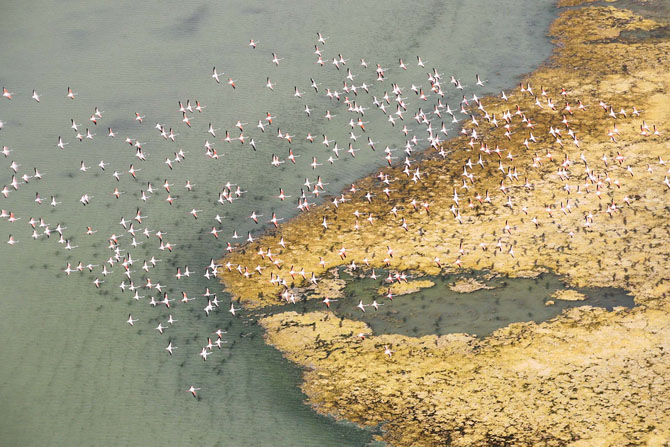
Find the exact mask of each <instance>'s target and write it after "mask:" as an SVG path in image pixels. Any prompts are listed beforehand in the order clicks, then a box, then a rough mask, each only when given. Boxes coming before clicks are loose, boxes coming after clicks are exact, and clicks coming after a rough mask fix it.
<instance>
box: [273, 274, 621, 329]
mask: <svg viewBox="0 0 670 447" xmlns="http://www.w3.org/2000/svg"><path fill="white" fill-rule="evenodd" d="M375 273H376V274H377V276H378V277H377V278H376V279H372V278H370V276H369V272H368V273H367V274H357V275H355V276H351V275H349V274H347V273H342V274H340V277H341V278H342V279H345V280H346V281H347V285H346V287H345V289H344V295H345V297H344V298H340V299H339V300H336V301H334V302H332V303H331V304H330V310H331V311H333V312H334V313H335V314H336V315H338V316H339V317H344V318H348V319H353V320H360V321H364V322H365V323H367V324H368V325H370V327H371V328H372V330H373V332H374V333H375V334H384V333H390V334H403V335H409V336H423V335H430V334H437V335H444V334H450V333H468V334H473V335H477V336H479V337H485V336H487V335H489V334H491V333H492V332H493V331H495V330H496V329H499V328H501V327H505V326H507V325H509V324H511V323H516V322H523V321H534V322H536V323H540V322H542V321H546V320H548V319H550V318H553V317H555V316H556V315H559V314H560V313H561V312H563V311H564V310H565V309H569V308H572V307H578V306H594V307H604V308H606V309H608V310H612V309H613V308H614V307H616V306H625V307H632V306H633V305H634V302H633V297H632V296H630V295H629V294H627V293H626V291H625V290H621V289H615V288H607V287H599V288H578V289H573V290H577V291H578V292H580V293H583V294H584V295H586V299H585V300H583V301H566V300H559V299H554V298H552V295H553V294H554V293H555V292H556V291H558V290H565V289H569V287H567V286H566V284H565V283H564V282H562V281H561V278H560V277H558V276H556V275H553V274H543V275H541V276H539V277H537V278H503V277H497V276H494V277H489V275H487V274H485V273H483V272H481V273H470V274H461V275H447V276H438V277H422V278H420V279H421V280H424V279H429V280H431V281H432V282H433V283H434V284H435V285H434V286H432V287H429V288H425V289H422V290H420V291H418V292H414V293H410V294H406V295H398V296H395V297H392V298H391V299H389V298H388V297H386V293H387V292H388V286H389V282H388V281H387V279H386V276H387V274H386V273H385V272H383V271H376V272H375ZM464 279H465V280H467V279H475V280H477V281H478V282H480V283H482V284H484V285H485V286H486V287H488V289H481V290H477V291H474V292H470V293H459V292H456V291H453V290H451V288H450V287H449V286H450V284H453V283H454V282H456V281H460V280H464ZM410 280H411V279H410ZM380 288H381V290H383V292H384V293H383V294H380V293H379V290H380ZM360 301H362V302H363V306H364V308H365V312H363V311H361V309H360V308H358V307H357V306H358V304H359V302H360ZM373 301H376V302H377V304H378V308H377V309H375V308H374V307H373V306H372V303H373ZM548 301H554V304H552V305H548V306H547V305H545V303H547V302H548ZM295 307H296V308H297V310H298V311H300V312H309V311H313V310H324V309H325V308H326V306H325V304H323V303H322V302H321V300H308V301H304V302H300V303H299V304H297V305H296V306H295ZM277 311H279V309H277Z"/></svg>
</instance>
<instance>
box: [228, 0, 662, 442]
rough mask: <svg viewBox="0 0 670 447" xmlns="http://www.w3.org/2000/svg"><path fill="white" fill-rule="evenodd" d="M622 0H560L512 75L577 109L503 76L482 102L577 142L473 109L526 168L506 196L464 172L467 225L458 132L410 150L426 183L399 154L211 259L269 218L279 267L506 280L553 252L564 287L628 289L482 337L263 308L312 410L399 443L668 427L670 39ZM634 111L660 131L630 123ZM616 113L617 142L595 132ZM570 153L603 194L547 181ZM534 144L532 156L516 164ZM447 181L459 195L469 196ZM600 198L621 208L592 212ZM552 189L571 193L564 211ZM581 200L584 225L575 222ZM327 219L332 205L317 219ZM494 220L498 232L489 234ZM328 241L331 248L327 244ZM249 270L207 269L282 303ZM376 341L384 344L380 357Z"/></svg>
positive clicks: (622, 438)
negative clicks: (483, 275) (535, 64)
mask: <svg viewBox="0 0 670 447" xmlns="http://www.w3.org/2000/svg"><path fill="white" fill-rule="evenodd" d="M569 3H570V5H574V4H575V3H577V2H569ZM636 3H637V5H636V6H637V8H639V9H636V10H637V12H638V13H634V12H632V11H630V10H626V9H619V8H617V7H616V3H614V6H607V7H603V6H595V7H588V6H587V7H584V8H576V9H569V10H566V11H564V12H562V14H561V15H560V17H559V18H558V19H557V20H556V21H555V22H554V24H553V25H552V27H551V30H550V33H551V35H552V36H553V37H554V38H555V43H556V45H557V48H556V51H555V53H554V56H553V57H552V58H551V59H550V60H549V61H547V63H545V64H544V65H543V66H542V67H540V68H539V69H538V70H536V71H535V72H534V73H532V74H531V75H529V77H528V78H527V79H525V80H524V81H523V84H524V85H526V84H527V83H530V84H531V85H532V86H533V88H534V89H535V91H536V92H539V91H540V89H541V88H542V87H544V88H546V89H547V91H549V92H550V95H551V96H552V97H553V98H554V100H555V102H556V103H557V109H558V110H560V109H561V108H563V107H564V105H565V101H566V100H567V101H569V102H570V103H571V105H572V106H573V108H574V107H575V106H576V105H577V104H578V101H579V100H581V101H582V102H583V103H584V104H585V105H587V108H586V110H585V111H574V115H567V113H566V112H562V113H561V112H560V111H559V112H555V111H552V110H550V109H549V108H548V107H545V108H544V109H542V110H540V109H538V108H536V107H534V103H535V99H534V98H533V97H531V96H530V95H527V94H522V93H520V91H519V89H518V88H517V89H515V90H514V91H513V92H512V91H511V89H510V92H508V94H510V100H509V103H505V102H504V101H503V100H502V99H500V98H485V99H484V100H483V104H484V105H485V107H486V110H487V111H488V112H489V113H495V115H496V116H497V117H501V116H502V114H503V112H504V111H505V110H506V109H510V110H512V111H514V110H515V109H516V105H518V106H519V108H520V109H521V110H524V111H529V112H528V113H529V116H530V117H531V119H532V121H533V122H534V123H535V125H536V128H538V129H547V128H549V126H553V127H559V126H561V119H562V115H563V114H566V115H567V117H568V120H569V122H570V123H571V128H573V129H575V132H577V135H578V137H579V139H580V141H581V144H580V147H579V148H578V147H575V146H574V145H573V144H572V141H571V138H570V137H568V136H567V135H563V138H564V139H565V141H566V143H565V145H559V144H556V142H555V140H554V139H553V138H552V137H551V136H549V135H547V134H546V131H536V132H535V137H536V138H537V143H535V144H533V145H532V146H531V149H530V150H526V149H524V147H523V141H524V139H525V138H527V136H528V133H527V131H526V130H524V129H519V130H518V131H517V132H515V133H513V134H512V135H511V138H510V139H509V140H508V138H506V137H505V136H504V135H503V134H504V132H505V129H503V128H502V126H501V127H498V128H495V127H492V126H489V125H485V126H481V125H480V127H479V129H478V132H480V133H483V141H484V142H485V143H486V144H488V145H489V146H490V147H491V148H493V147H495V146H496V145H498V144H499V145H500V146H501V148H504V152H503V154H507V152H508V151H509V150H511V151H513V152H514V163H513V165H514V166H517V167H519V170H520V171H523V172H520V177H519V179H518V180H514V181H509V182H506V184H507V188H508V194H509V195H510V196H511V197H513V206H512V207H511V208H510V207H509V206H506V205H505V203H506V200H507V198H506V196H505V195H504V194H503V193H502V192H501V191H499V189H498V188H499V186H500V181H501V178H502V175H500V173H499V172H498V173H496V171H497V168H498V163H497V162H496V163H492V162H491V163H489V164H488V165H487V166H486V168H484V169H482V170H481V171H483V172H478V179H477V182H476V185H475V187H473V189H476V190H477V191H479V192H480V193H481V194H482V195H483V194H484V191H486V190H488V191H489V192H490V195H491V198H492V203H490V204H489V203H481V204H480V203H478V202H476V203H474V206H473V207H472V208H468V207H467V205H466V206H461V207H460V208H461V211H460V212H461V214H462V218H463V224H459V223H458V221H456V220H455V219H454V215H453V214H452V213H451V211H450V210H449V208H450V206H451V204H452V200H451V191H452V190H453V189H454V188H460V186H461V184H462V177H461V172H462V170H463V169H462V168H463V165H464V164H465V163H466V162H467V160H468V159H472V161H473V162H475V161H476V160H477V157H478V155H479V148H478V147H477V146H474V147H470V146H468V142H469V139H468V138H457V139H454V140H450V141H449V142H448V143H447V144H446V147H445V150H446V151H447V152H449V155H448V156H447V158H446V159H444V160H443V159H441V158H438V157H431V158H428V159H426V160H423V161H421V164H420V165H419V168H420V169H421V171H422V172H423V173H424V177H423V179H422V181H419V182H417V183H414V182H412V181H411V179H408V178H407V177H406V176H405V175H404V174H402V172H401V171H402V167H396V168H393V169H390V170H386V172H387V173H388V174H389V177H390V178H391V179H393V180H394V182H393V183H392V189H393V190H395V191H394V192H392V193H391V197H390V200H388V201H378V202H374V201H373V203H372V204H370V205H369V206H367V207H366V206H365V205H364V199H363V195H364V194H365V193H366V192H367V191H371V192H372V193H373V194H376V195H377V196H382V195H383V193H382V192H381V189H382V188H383V187H384V185H382V184H381V182H379V181H378V180H377V178H376V177H368V178H366V179H363V180H361V181H360V182H357V189H358V191H359V192H357V193H356V199H355V200H353V201H351V202H347V203H345V204H342V205H341V206H340V207H339V208H338V209H337V210H336V209H334V208H333V207H332V205H329V204H328V203H326V204H325V205H322V206H320V207H318V208H317V209H314V210H313V211H311V212H310V213H308V214H303V215H300V216H298V217H297V218H295V219H293V220H292V221H290V222H288V223H286V224H285V225H282V226H280V228H279V231H277V232H275V233H270V234H268V235H267V236H265V237H264V238H262V239H261V240H259V241H257V242H255V243H253V244H250V245H249V246H247V247H245V250H240V251H237V252H234V253H233V254H232V255H230V256H228V257H227V258H226V259H225V261H231V262H233V263H236V264H242V265H245V266H249V270H251V269H252V268H253V267H254V266H255V265H256V264H257V263H259V262H261V261H260V259H258V257H257V256H255V255H254V254H255V253H256V252H257V251H258V248H259V247H268V246H271V247H276V246H277V241H278V240H279V235H280V234H281V236H283V237H284V239H285V241H286V242H287V244H288V247H287V249H286V250H281V251H279V254H278V258H280V259H281V261H282V264H283V265H284V266H285V267H284V269H288V268H289V267H290V266H291V265H295V267H296V270H299V269H300V268H303V267H304V268H305V270H306V271H307V272H315V274H317V275H319V274H321V272H323V271H324V269H323V268H322V267H321V265H320V264H319V262H320V257H323V258H324V259H325V260H326V261H327V265H326V266H327V268H332V267H334V266H337V265H344V264H346V263H348V262H350V260H351V259H355V260H357V261H360V260H361V259H363V258H364V257H366V258H368V259H369V261H370V264H371V266H372V267H376V268H381V267H383V266H384V265H385V264H388V266H387V268H390V269H393V270H398V271H415V272H420V273H423V274H431V275H436V274H439V273H444V272H449V271H455V270H458V269H461V268H463V269H473V270H480V269H489V270H491V271H494V272H498V273H504V274H508V275H510V276H512V277H514V276H526V275H528V274H533V272H536V271H538V270H546V269H550V270H552V271H555V272H556V273H558V274H560V275H562V276H564V277H566V278H567V279H568V281H569V282H570V283H571V285H573V286H577V287H617V288H623V289H626V290H629V291H631V293H632V294H633V296H634V298H635V301H636V303H637V304H638V306H637V307H635V308H633V309H622V308H615V309H614V311H612V312H608V311H606V310H603V309H595V308H591V307H588V306H587V307H579V308H575V309H571V310H569V311H567V312H565V313H564V314H562V315H561V316H560V317H558V318H555V319H553V320H551V321H549V322H545V323H542V324H535V323H515V324H511V325H510V326H508V327H506V328H503V329H500V330H498V331H496V332H494V333H493V334H492V335H491V336H489V337H487V338H485V339H483V340H479V339H476V338H475V337H471V336H467V335H458V334H451V335H445V336H440V337H437V336H425V337H421V338H416V337H407V336H401V335H390V334H385V335H372V334H371V331H370V329H369V328H368V327H367V326H366V325H365V324H364V323H361V322H354V321H350V320H339V319H337V318H335V317H334V316H333V315H332V314H330V313H328V312H314V313H308V314H305V315H298V314H296V313H294V312H286V313H281V314H276V315H273V316H270V317H266V318H264V319H263V320H261V323H262V324H263V326H264V327H265V328H266V329H267V335H266V337H267V341H268V343H270V344H273V345H275V346H276V347H277V348H279V349H280V350H282V351H283V352H284V353H285V355H286V357H287V358H289V359H290V360H292V361H294V362H296V363H298V364H300V365H302V366H304V367H305V368H306V372H305V377H304V380H305V382H304V385H303V390H304V391H305V393H306V394H307V395H308V397H309V399H310V403H311V404H312V405H313V406H314V408H315V409H316V410H317V411H319V412H321V413H326V414H332V415H335V416H336V417H341V418H345V419H348V420H351V421H355V422H357V423H359V424H361V425H364V426H373V425H377V424H382V429H383V430H384V434H383V440H384V441H386V442H389V443H390V444H391V445H398V446H400V445H403V446H404V445H407V446H409V445H412V446H432V445H444V444H450V445H454V446H480V445H481V446H490V445H548V446H586V445H594V444H598V445H617V446H618V445H663V442H666V441H667V440H668V439H670V416H669V415H670V384H669V383H668V380H667V375H666V374H665V372H666V371H667V369H668V366H670V359H669V358H668V356H667V348H668V346H670V330H669V329H670V319H669V318H668V317H669V316H670V315H668V313H669V312H670V302H669V301H668V298H667V297H668V292H669V291H670V281H669V280H668V279H667V276H666V272H667V271H668V270H669V269H670V256H668V255H667V251H668V250H667V248H666V247H667V241H668V238H669V237H670V235H669V234H668V233H669V230H670V226H669V225H670V224H668V220H667V210H666V201H667V197H668V194H670V193H669V192H668V189H669V188H668V186H666V185H665V184H664V178H665V175H666V171H667V168H668V167H667V166H662V165H660V164H659V157H661V158H662V159H668V160H670V149H669V145H668V135H669V134H668V131H667V129H668V128H669V127H670V101H669V100H668V88H669V84H670V77H669V76H668V75H667V73H668V72H670V57H669V56H668V55H669V54H670V40H669V38H668V35H667V33H663V32H660V30H662V29H664V28H665V27H666V26H667V22H662V21H660V20H661V19H660V18H658V17H656V18H654V19H650V18H645V15H644V9H645V2H636ZM639 13H642V14H643V15H640V14H639ZM654 31H656V32H654ZM561 88H565V89H566V92H567V94H566V97H565V99H563V98H561V95H560V93H559V92H560V89H561ZM599 101H604V102H605V103H606V104H608V105H610V104H611V105H612V107H613V109H614V110H615V111H618V110H619V109H621V108H624V109H626V110H627V111H628V116H627V117H625V118H624V117H622V116H619V117H618V118H617V120H616V121H614V120H612V119H611V118H610V117H608V112H609V110H604V109H603V108H601V107H599V106H598V103H599ZM633 107H636V108H637V109H638V110H640V111H642V113H641V115H640V116H639V117H633V116H631V115H630V112H632V110H633ZM531 110H532V112H530V111H531ZM483 121H484V120H483V118H481V119H480V123H481V122H483ZM643 122H644V123H645V124H647V125H648V126H649V127H650V128H651V126H652V124H655V125H656V126H657V128H658V129H660V131H661V132H662V133H661V134H660V135H648V136H644V135H641V133H640V126H641V125H642V124H643ZM614 123H616V125H617V128H618V132H619V133H618V134H617V135H616V137H615V138H616V142H615V141H613V140H612V139H611V138H610V136H609V135H608V133H611V129H612V127H613V124H614ZM468 126H470V127H471V124H466V127H468ZM482 127H486V129H482ZM582 154H583V155H584V156H585V158H586V160H587V162H588V165H589V166H590V167H591V169H594V170H596V171H597V172H598V175H600V176H601V178H602V181H601V185H600V187H599V190H600V197H598V196H597V195H596V194H594V189H595V186H591V192H589V193H585V192H583V193H582V194H580V193H579V192H577V191H575V190H573V191H572V192H571V193H570V194H568V193H567V192H565V190H563V189H562V188H563V186H564V185H565V183H566V182H565V181H564V180H562V179H561V178H560V177H559V175H558V174H557V172H558V171H559V169H560V168H561V165H562V163H563V162H564V161H565V160H566V159H569V160H571V161H572V164H570V165H566V166H568V167H567V169H568V171H569V173H568V175H569V176H570V178H571V180H570V181H569V183H571V184H573V185H574V186H575V187H576V185H578V184H583V178H584V175H585V172H584V171H585V169H584V164H583V163H582V162H581V160H580V156H581V155H582ZM603 154H606V155H607V158H608V159H609V162H608V163H607V165H605V163H604V162H603V161H602V158H603ZM617 154H622V155H623V157H624V159H623V160H622V162H621V163H618V162H616V161H615V160H614V157H616V156H617ZM534 158H536V159H540V160H541V162H540V163H535V165H536V166H534V167H532V168H531V165H532V164H533V159H534ZM502 159H503V160H504V155H503V157H502ZM489 160H492V159H489ZM504 163H505V164H506V165H511V164H512V163H510V162H508V161H507V160H504ZM629 167H630V170H629ZM631 170H632V172H633V173H634V174H633V175H631V173H630V171H631ZM649 171H651V172H649ZM526 179H527V181H526ZM525 183H527V184H529V185H530V186H529V187H524V184H525ZM445 191H446V193H445ZM462 195H463V197H464V199H463V200H464V201H465V202H467V199H468V198H470V197H472V196H473V195H474V194H473V191H469V192H466V191H463V192H462ZM412 198H415V199H416V200H417V201H418V202H419V203H422V202H428V203H429V204H430V214H427V213H426V212H425V211H424V210H423V209H422V208H421V207H420V208H419V210H418V211H413V210H412V207H411V205H409V201H410V200H411V199H412ZM612 202H615V203H616V204H617V208H616V210H614V211H612V210H611V209H610V211H611V212H609V213H608V212H607V208H608V207H609V206H610V204H611V203H612ZM627 202H629V203H627ZM567 203H570V204H571V209H570V210H565V205H566V204H567ZM393 205H396V206H397V207H398V208H399V209H401V210H403V214H404V216H405V217H406V220H407V225H408V231H405V230H404V229H403V228H401V227H400V222H399V219H398V218H395V217H394V216H393V215H391V214H390V213H389V212H388V210H389V209H390V208H391V207H392V206H393ZM524 206H525V207H526V208H527V209H526V210H525V212H522V211H521V208H522V207H524ZM562 208H563V211H564V212H563V211H562ZM355 209H359V210H360V211H361V212H362V213H363V214H364V215H367V213H370V212H372V213H373V214H374V215H375V217H376V219H377V220H376V221H375V224H374V225H367V223H366V224H365V225H363V224H362V223H361V226H360V230H358V231H355V230H354V223H355V217H354V215H353V211H354V210H355ZM589 213H590V214H591V215H592V216H593V218H592V222H591V225H590V226H585V225H584V223H585V216H587V215H589ZM323 216H327V219H328V221H329V222H330V224H329V230H328V231H325V232H324V231H323V228H322V227H321V225H320V223H321V220H322V218H323ZM534 217H536V218H537V221H538V223H537V225H536V224H535V223H533V222H532V219H533V218H534ZM506 221H507V222H508V223H509V226H510V227H511V231H504V229H503V227H504V226H505V225H506V224H505V222H506ZM387 241H392V242H387ZM482 242H484V243H485V244H487V247H488V249H487V250H486V251H484V250H482V249H481V246H480V243H482ZM389 243H391V244H392V246H393V250H394V256H393V258H392V259H388V256H387V244H389ZM499 243H500V244H501V246H502V247H501V249H500V250H496V249H495V247H496V245H497V244H499ZM461 244H462V245H461ZM342 246H346V248H347V260H342V259H340V257H339V255H338V250H339V249H340V247H342ZM459 247H462V248H463V249H464V250H463V252H462V253H459ZM510 249H512V250H513V254H514V255H513V256H512V252H511V250H510ZM435 257H439V258H440V259H441V265H440V266H438V265H437V264H436V262H435V261H434V258H435ZM385 258H386V259H387V262H385V261H384V259H385ZM457 260H458V262H459V263H460V267H459V265H457V264H456V261H457ZM261 265H269V262H267V261H266V262H265V264H261ZM269 271H270V269H268V270H267V272H268V273H267V274H266V275H265V276H269ZM276 273H279V274H281V275H282V276H288V274H287V273H286V272H285V271H279V272H276ZM265 276H263V277H261V276H258V275H256V276H253V277H251V279H249V280H246V279H244V277H242V276H240V275H239V274H238V273H237V272H236V271H233V272H224V273H223V274H222V280H223V281H224V283H225V285H226V287H227V289H228V290H229V291H230V292H231V293H232V294H233V296H235V297H237V298H238V299H239V300H240V302H242V303H243V304H244V305H246V306H249V307H262V306H264V305H268V304H277V303H279V302H280V299H279V297H278V293H279V292H280V288H279V287H275V286H273V285H271V284H270V283H269V282H268V279H269V278H266V277H265ZM307 277H308V278H309V276H307ZM296 278H297V279H296V280H295V283H296V284H295V285H296V286H300V285H301V283H300V281H299V279H300V277H299V276H296ZM289 279H290V277H289ZM357 334H365V338H364V339H363V338H361V337H358V336H357ZM387 346H388V347H389V348H390V349H391V350H392V351H393V353H392V356H391V357H389V356H387V355H385V354H384V351H385V347H387Z"/></svg>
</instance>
